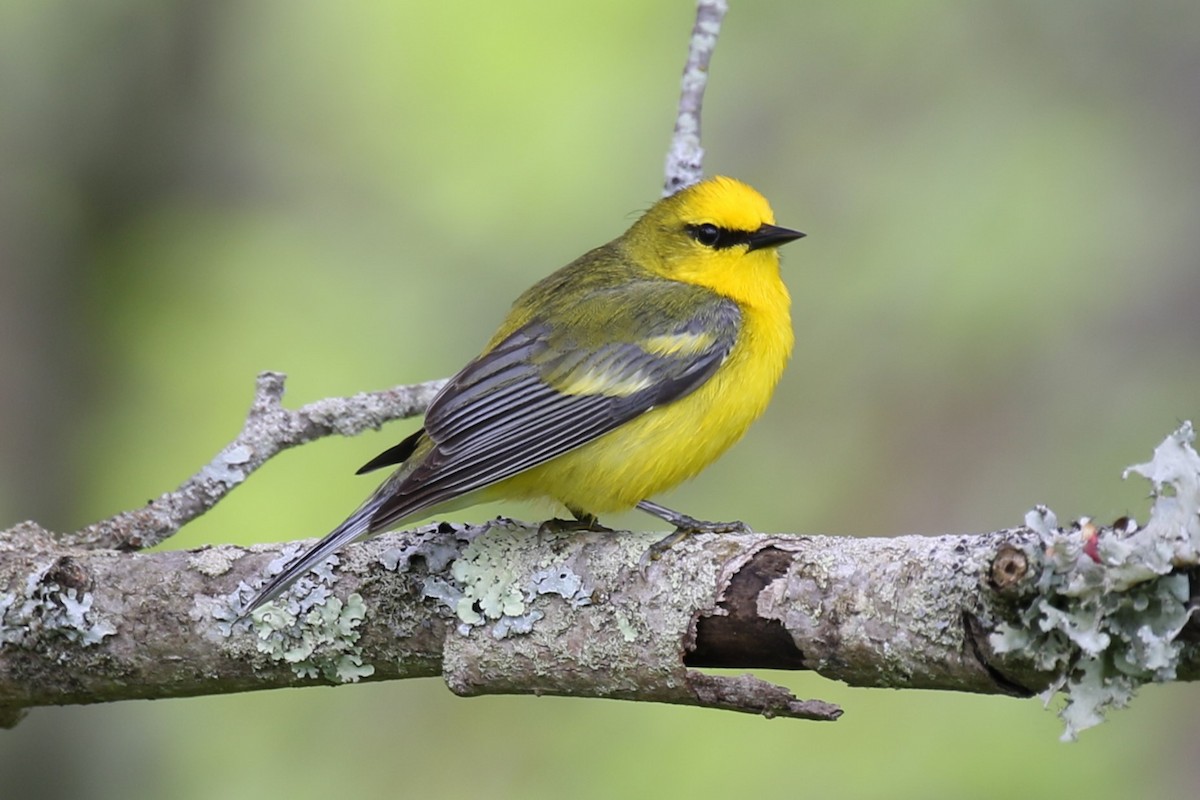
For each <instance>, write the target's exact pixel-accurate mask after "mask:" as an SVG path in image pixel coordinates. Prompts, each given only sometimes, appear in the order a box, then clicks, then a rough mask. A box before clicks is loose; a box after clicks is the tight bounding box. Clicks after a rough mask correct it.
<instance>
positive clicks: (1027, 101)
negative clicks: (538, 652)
mask: <svg viewBox="0 0 1200 800" xmlns="http://www.w3.org/2000/svg"><path fill="white" fill-rule="evenodd" d="M692 14H693V9H692V6H691V4H690V3H689V2H684V0H677V1H676V2H655V3H646V2H644V0H621V1H620V2H608V3H593V4H557V5H552V4H548V3H534V2H527V1H524V0H515V1H514V2H508V3H492V2H479V1H478V0H477V1H476V2H450V3H444V4H440V5H439V4H433V3H416V2H393V3H370V4H334V3H319V2H278V1H276V2H257V3H232V2H211V1H210V0H180V1H178V2H163V1H161V0H160V1H159V2H144V1H143V2H138V1H137V0H113V1H112V2H106V3H102V4H100V3H97V4H84V3H63V2H48V1H46V0H42V1H41V2H24V1H23V0H17V2H9V3H4V4H2V5H0V452H2V453H3V458H2V459H0V527H4V526H6V525H7V524H9V523H13V522H16V521H18V520H21V519H26V518H34V519H37V520H39V521H41V522H42V523H44V524H46V525H49V526H51V527H54V528H56V529H73V528H75V527H78V526H80V525H83V524H85V523H87V522H90V521H93V520H95V519H97V518H100V517H103V516H105V515H108V514H111V513H113V512H116V511H118V510H120V509H124V508H129V507H133V506H137V505H139V504H141V503H143V502H144V501H145V500H146V499H147V498H149V497H151V496H154V495H157V494H158V493H159V492H161V491H164V490H168V489H171V488H173V487H174V486H175V485H176V484H177V483H178V482H179V481H181V480H183V479H184V478H185V477H187V476H188V475H190V474H191V473H192V472H193V471H195V470H196V469H197V468H198V467H199V466H200V465H202V464H203V463H205V462H206V461H207V460H208V459H209V458H210V457H211V456H212V454H213V453H215V452H216V451H217V449H219V448H220V447H221V446H222V445H223V444H224V443H225V442H226V441H227V440H228V439H229V438H230V437H231V436H232V435H233V434H234V433H235V432H236V431H237V429H238V427H239V425H240V423H241V420H242V416H243V413H244V412H245V409H246V407H247V404H248V402H249V399H250V395H251V390H252V384H253V380H254V375H255V373H256V372H258V371H259V370H263V369H276V370H283V371H286V372H287V373H288V374H289V376H290V378H289V384H288V386H289V394H288V401H289V402H290V403H292V404H300V403H303V402H307V401H310V400H314V399H317V398H320V397H324V396H329V395H341V394H350V393H353V392H356V391H362V390H368V389H378V388H383V387H387V386H390V385H394V384H396V383H404V382H414V381H420V380H425V379H429V378H435V377H440V376H444V375H447V374H448V373H450V372H452V371H453V370H455V369H456V368H457V367H458V366H460V365H461V364H462V363H464V362H465V360H466V359H467V358H468V357H470V356H471V355H472V354H473V353H474V352H475V351H476V350H477V349H478V347H479V346H480V345H481V344H482V343H483V341H484V340H485V339H486V338H487V336H488V334H489V333H490V332H491V330H492V328H493V327H494V326H495V325H496V323H497V322H498V321H499V319H500V317H501V315H502V314H503V312H504V310H505V307H506V304H507V302H508V301H509V300H511V299H512V298H514V297H515V296H516V295H517V294H518V293H519V292H520V291H521V290H522V289H523V288H525V287H526V286H527V285H528V284H530V283H532V282H533V281H534V280H535V279H536V278H538V277H541V276H542V275H544V274H546V273H548V272H549V271H551V270H552V269H554V268H556V267H558V266H560V265H562V264H564V263H566V262H567V261H569V260H570V259H572V258H574V257H575V256H576V255H578V254H580V253H581V252H583V251H584V250H585V249H587V248H589V247H592V246H594V245H597V244H599V243H601V242H604V241H606V240H608V239H609V238H611V237H613V236H615V235H617V234H618V233H620V232H621V231H622V230H623V229H624V228H625V227H626V226H627V225H628V224H629V222H630V221H631V220H632V219H633V218H634V217H635V216H636V214H637V212H638V211H639V210H641V209H643V208H645V207H646V206H647V205H649V204H650V203H651V202H653V201H654V200H655V199H656V197H657V196H658V193H659V191H660V186H661V183H662V162H663V156H664V153H665V150H666V145H667V141H668V136H669V133H670V130H671V126H672V123H673V117H674V106H675V101H676V96H677V88H678V79H679V74H680V70H681V68H682V64H683V59H684V54H685V46H686V42H687V38H688V33H689V30H690V26H691V23H692ZM712 69H713V75H712V82H711V84H710V89H709V93H708V98H707V102H706V105H705V117H704V123H705V127H704V139H705V144H706V146H707V149H708V154H707V159H706V163H705V166H706V168H707V171H708V172H709V173H710V174H712V173H726V174H731V175H735V176H737V177H740V178H742V179H744V180H746V181H748V182H750V183H752V184H753V185H755V186H756V187H758V188H759V189H760V190H761V191H762V192H763V193H764V194H766V195H767V196H768V197H769V198H770V199H771V201H772V203H773V205H774V207H775V211H776V214H777V216H778V218H779V220H780V222H781V223H782V224H785V225H789V226H793V227H797V228H799V229H801V230H804V231H806V232H808V233H809V235H810V236H809V238H808V239H805V240H804V241H803V242H800V243H798V244H795V245H793V246H791V247H789V248H787V250H786V251H785V258H784V262H785V263H784V266H785V272H786V279H787V281H788V283H789V285H790V287H791V289H792V293H793V297H794V301H795V321H796V328H797V332H798V347H797V351H796V355H795V358H794V360H793V363H792V365H791V367H790V369H789V372H788V373H787V375H786V376H785V378H784V382H783V384H782V386H781V387H780V390H779V393H778V395H777V397H776V400H775V402H774V404H773V406H772V408H771V409H770V411H769V412H768V414H767V416H766V418H765V419H764V420H763V421H762V422H761V423H760V424H759V425H758V426H757V427H756V428H755V429H754V430H752V431H751V434H750V435H749V437H748V438H747V441H746V442H745V443H744V444H742V445H741V446H739V447H738V448H736V449H735V450H734V451H733V452H732V453H730V454H729V455H728V456H727V457H726V458H725V459H724V460H723V461H721V462H720V463H719V464H718V465H717V466H715V467H714V468H712V469H710V470H709V471H708V472H707V473H705V474H704V475H703V476H702V477H700V478H699V479H698V480H696V481H695V482H694V483H693V484H691V485H689V486H687V487H684V488H682V489H680V490H679V491H677V492H676V493H674V495H672V496H671V497H670V498H669V500H670V502H671V504H672V505H674V506H678V507H680V508H683V509H684V510H686V511H688V512H689V513H691V514H695V515H699V516H702V517H709V518H725V517H731V516H742V517H743V518H744V519H747V520H748V521H749V522H750V523H751V524H753V525H754V526H755V527H756V528H757V529H759V530H784V531H798V532H810V533H813V532H824V533H837V534H858V535H892V534H902V533H916V532H919V533H929V534H937V533H944V532H966V531H984V530H991V529H994V528H1000V527H1005V526H1009V525H1015V524H1019V523H1020V521H1021V519H1022V517H1023V514H1024V512H1025V511H1026V510H1027V509H1028V508H1030V507H1031V506H1032V505H1033V504H1034V503H1038V502H1044V503H1048V504H1049V505H1050V506H1051V507H1052V508H1054V509H1055V510H1056V511H1057V512H1058V513H1059V515H1060V517H1062V518H1070V517H1073V516H1078V515H1082V514H1091V515H1095V516H1096V517H1098V518H1099V519H1101V520H1109V519H1111V518H1114V517H1116V516H1119V515H1121V514H1124V513H1127V512H1128V513H1133V514H1134V515H1135V516H1140V517H1143V518H1144V516H1145V512H1146V508H1147V504H1146V501H1145V494H1146V488H1147V487H1146V486H1145V485H1144V484H1139V483H1136V482H1135V483H1129V484H1127V483H1122V482H1121V480H1120V473H1121V470H1122V468H1123V467H1125V466H1127V465H1129V464H1132V463H1135V462H1138V461H1142V460H1145V459H1146V458H1147V457H1148V456H1149V454H1150V451H1151V449H1152V448H1153V446H1154V445H1155V444H1156V443H1157V442H1158V441H1160V440H1161V439H1162V438H1163V437H1164V436H1165V435H1166V434H1167V433H1168V432H1169V431H1171V430H1172V429H1173V428H1174V427H1175V425H1176V424H1177V421H1178V420H1180V419H1184V418H1189V417H1193V418H1194V417H1195V416H1196V415H1197V411H1198V410H1200V409H1198V407H1197V403H1196V397H1197V391H1198V390H1200V370H1198V369H1197V350H1196V346H1197V341H1198V338H1200V313H1198V312H1197V301H1198V300H1200V270H1198V269H1197V259H1196V256H1195V255H1194V254H1195V253H1196V251H1197V249H1198V248H1200V146H1198V142H1200V74H1198V73H1200V5H1198V4H1196V3H1194V2H1185V0H1180V1H1179V2H1168V1H1164V0H1154V1H1151V2H1141V3H1137V4H1134V3H1129V2H1121V1H1119V0H1107V1H1102V0H1096V1H1095V2H1082V1H1067V0H1060V1H1059V2H1054V3H1045V2H1034V0H1026V1H1024V2H1012V1H1010V2H983V1H982V0H980V2H966V3H964V2H948V1H946V2H906V3H821V4H816V3H796V2H786V1H785V0H777V1H776V2H756V3H743V2H735V3H734V8H733V10H732V12H731V13H730V15H729V17H728V18H727V20H726V23H725V28H724V31H723V34H722V37H721V42H720V45H719V47H718V50H717V53H716V56H715V59H714V61H713V65H712ZM415 424H416V423H415V422H401V423H396V424H394V425H393V426H391V427H390V428H389V429H388V430H386V431H384V432H382V433H379V434H371V435H368V436H363V437H360V438H358V439H353V440H339V441H323V442H319V443H316V444H314V445H310V446H308V447H304V448H301V449H299V450H294V451H291V452H288V453H286V454H284V455H283V456H281V457H280V458H278V459H277V460H275V461H273V462H271V463H270V464H269V465H268V466H267V467H266V468H265V469H263V470H262V471H261V472H259V473H258V474H256V475H255V476H254V478H253V479H252V480H251V481H249V483H248V484H247V485H246V486H245V487H244V488H241V489H239V490H238V491H237V492H235V493H234V494H233V495H232V496H231V497H230V498H229V499H228V500H227V501H226V502H224V503H222V504H221V505H220V506H219V507H218V508H217V509H216V510H215V511H213V512H212V513H210V514H209V515H207V516H206V517H204V518H203V519H201V520H199V521H198V522H196V523H194V524H193V525H191V526H189V527H188V528H187V529H186V530H184V531H183V532H182V533H180V534H179V535H178V536H177V537H175V538H174V539H173V540H172V541H171V542H170V543H169V544H170V545H171V546H172V547H191V546H196V545H199V544H202V543H207V542H237V543H241V544H249V543H251V542H256V541H268V540H284V539H292V538H301V537H307V536H314V535H318V534H321V533H323V532H325V531H326V530H327V529H328V528H329V527H331V526H332V525H333V524H335V523H336V522H338V521H339V520H340V519H341V518H342V517H343V516H344V514H345V513H346V512H347V511H348V510H349V509H350V508H352V507H354V506H355V505H356V504H357V503H358V502H359V500H360V499H361V498H362V497H363V496H364V495H365V494H366V493H367V491H369V490H370V489H371V488H372V487H373V486H374V478H366V479H363V478H355V477H354V476H353V475H352V472H353V470H354V469H355V468H356V467H357V466H358V465H359V464H361V463H362V462H363V461H365V460H366V459H367V458H369V457H371V456H373V455H374V454H375V453H377V452H378V451H379V450H381V449H383V448H385V447H387V446H389V445H390V444H392V443H394V442H395V441H397V440H398V439H399V438H400V437H401V436H403V435H404V434H405V433H406V432H407V431H409V430H411V429H412V428H413V427H414V426H415ZM501 511H503V512H505V513H509V514H512V515H515V516H526V517H529V516H532V515H534V514H535V513H536V512H535V511H533V510H531V509H527V508H522V507H519V506H513V507H504V508H499V507H491V508H481V509H476V510H475V511H474V513H473V514H472V515H468V518H474V519H482V518H485V517H487V516H490V515H493V514H496V513H499V512H501ZM615 522H617V523H619V524H624V525H634V526H638V527H647V526H649V525H651V521H650V519H649V518H647V517H642V516H637V515H631V516H629V517H627V518H624V519H618V520H615ZM767 677H769V678H770V679H772V680H778V681H781V682H784V683H786V684H787V685H789V686H791V687H793V688H794V689H795V691H796V692H797V693H799V694H800V695H802V696H818V697H821V698H823V699H827V700H831V701H836V702H840V703H843V704H844V705H845V707H846V709H847V714H846V716H845V717H844V718H843V719H842V721H840V722H838V723H836V724H834V725H825V724H816V723H803V722H794V721H787V720H764V719H759V718H754V717H747V716H740V715H735V714H728V713H719V712H714V711H698V710H694V709H680V708H671V707H664V706H655V705H649V704H646V705H642V704H634V703H620V702H603V701H585V700H572V699H557V698H542V699H533V698H482V699H475V700H463V699H458V698H455V697H453V696H452V695H450V694H449V692H448V691H447V690H446V689H445V688H444V687H443V686H442V685H441V683H440V682H439V681H436V680H421V681H404V682H397V683H391V684H379V685H368V686H357V687H346V688H339V689H305V690H291V691H278V692H267V693H259V694H249V695H238V696H229V697H215V698H201V699H192V700H180V701H168V702H161V703H148V702H132V703H125V704H118V705H111V706H103V707H75V708H63V709H38V710H35V711H34V712H33V713H31V714H30V716H29V717H28V718H27V719H26V720H25V721H24V722H23V723H22V724H20V725H19V726H17V727H16V728H15V729H13V730H11V731H0V780H2V781H3V786H4V790H3V794H4V796H5V797H26V796H35V795H36V796H38V797H43V798H50V797H89V798H91V797H94V798H130V797H164V796H170V797H172V798H211V797H218V796H219V797H223V798H258V797H291V798H309V797H312V798H317V797H329V796H343V795H349V794H357V795H360V796H384V795H391V796H397V797H406V796H416V795H422V796H427V797H462V796H466V795H468V794H473V795H476V796H480V797H497V798H506V797H551V796H573V797H578V798H608V797H620V796H656V797H672V796H683V795H685V794H686V795H692V796H730V795H733V794H735V793H736V794H739V795H743V796H768V797H770V796H789V795H793V794H803V795H805V796H809V797H830V798H837V797H846V798H856V797H886V798H931V797H933V798H939V797H945V798H956V797H996V798H1001V797H1002V798H1010V797H1056V798H1057V797H1064V796H1078V797H1091V798H1106V797H1125V796H1131V795H1133V794H1134V793H1136V794H1137V795H1138V796H1153V797H1184V796H1193V794H1194V790H1193V789H1192V788H1191V787H1194V786H1195V785H1196V784H1197V781H1200V767H1198V766H1197V764H1200V759H1198V758H1197V756H1198V755H1200V752H1198V751H1197V744H1196V741H1197V739H1198V736H1197V734H1198V733H1200V729H1198V727H1197V726H1198V723H1197V721H1196V720H1197V719H1198V718H1200V714H1198V713H1197V712H1200V693H1198V692H1197V690H1196V689H1195V688H1194V687H1190V686H1186V685H1174V686H1167V687H1153V688H1152V689H1150V690H1147V691H1145V692H1143V694H1142V695H1141V696H1140V697H1139V698H1138V701H1137V703H1136V704H1135V706H1134V707H1133V708H1132V709H1130V710H1127V711H1123V712H1120V713H1117V714H1115V715H1113V717H1112V719H1111V720H1110V722H1109V723H1108V724H1106V725H1104V726H1103V727H1101V728H1099V729H1097V730H1093V731H1089V732H1087V733H1085V734H1084V736H1083V739H1082V741H1081V742H1079V743H1078V744H1075V745H1062V744H1059V743H1058V742H1057V737H1058V734H1059V732H1060V730H1061V726H1060V723H1059V722H1058V720H1057V719H1056V718H1055V717H1054V715H1053V714H1052V713H1050V712H1047V711H1044V710H1042V708H1041V706H1040V704H1039V703H1038V702H1037V701H1018V700H1012V699H1004V698H995V697H974V696H969V695H957V694H949V693H930V692H915V691H912V692H887V691H882V690H862V689H848V688H846V687H843V686H840V685H836V684H831V683H829V682H827V681H824V680H821V679H819V678H816V677H814V676H811V675H804V674H785V673H774V674H770V675H767Z"/></svg>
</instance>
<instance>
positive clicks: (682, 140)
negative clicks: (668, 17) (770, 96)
mask: <svg viewBox="0 0 1200 800" xmlns="http://www.w3.org/2000/svg"><path fill="white" fill-rule="evenodd" d="M728 11H729V4H728V3H726V2H725V0H699V2H697V3H696V23H695V25H693V26H692V38H691V40H690V41H689V42H688V57H687V62H686V63H685V64H684V67H683V80H682V82H681V87H680V93H679V111H678V112H677V113H676V115H675V131H674V133H673V134H672V135H671V146H670V147H669V148H668V149H667V170H666V182H665V183H664V184H663V196H664V197H665V196H667V195H672V194H675V192H678V191H679V190H680V189H683V188H685V187H687V186H691V185H692V184H693V183H699V182H700V180H701V179H702V178H703V177H704V168H703V162H704V148H703V147H702V146H701V144H700V112H701V110H702V108H703V106H704V90H705V88H706V87H707V86H708V63H709V61H711V60H712V54H713V51H714V50H715V49H716V47H717V37H718V36H720V35H721V21H722V20H724V19H725V14H726V12H728Z"/></svg>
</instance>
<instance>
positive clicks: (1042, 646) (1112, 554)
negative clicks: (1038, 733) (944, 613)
mask: <svg viewBox="0 0 1200 800" xmlns="http://www.w3.org/2000/svg"><path fill="white" fill-rule="evenodd" d="M1194 438H1195V434H1194V432H1193V430H1192V426H1191V423H1184V425H1183V426H1181V427H1180V428H1179V430H1177V431H1176V432H1175V433H1173V434H1172V435H1171V436H1169V437H1167V439H1166V440H1165V441H1164V442H1163V443H1162V444H1161V445H1159V446H1158V447H1157V448H1156V449H1155V451H1154V457H1153V459H1152V460H1151V461H1149V462H1148V463H1146V464H1139V465H1137V466H1134V467H1130V468H1129V470H1127V471H1126V474H1128V473H1129V472H1134V473H1137V474H1139V475H1142V476H1144V477H1146V478H1147V479H1149V480H1150V482H1151V483H1152V484H1153V486H1154V497H1155V500H1154V505H1153V507H1152V509H1151V514H1150V521H1149V523H1148V524H1147V525H1146V526H1145V527H1144V528H1141V529H1140V530H1139V529H1138V528H1137V525H1136V523H1132V522H1131V523H1128V524H1125V525H1123V526H1121V528H1120V529H1118V530H1114V531H1111V532H1106V533H1105V535H1101V531H1100V529H1098V528H1097V527H1096V526H1094V525H1092V524H1091V522H1090V521H1088V520H1081V521H1080V524H1079V525H1078V526H1077V527H1076V528H1074V529H1072V530H1068V531H1063V530H1060V529H1059V528H1058V526H1057V521H1056V520H1055V518H1054V515H1053V513H1051V512H1050V511H1049V509H1046V508H1044V507H1039V508H1038V509H1035V510H1034V511H1032V512H1030V514H1029V515H1028V516H1027V517H1026V525H1027V526H1028V527H1029V528H1031V529H1032V530H1033V531H1035V532H1036V533H1038V534H1039V536H1040V537H1041V540H1042V542H1043V544H1044V554H1043V564H1042V569H1041V571H1040V574H1039V575H1038V577H1037V581H1036V585H1035V586H1034V587H1033V591H1034V596H1033V599H1032V601H1031V602H1029V603H1027V604H1024V605H1023V607H1022V609H1021V611H1020V613H1019V619H1018V620H1016V621H1015V622H1014V623H1013V624H1002V625H1000V626H998V630H997V633H995V634H993V636H992V639H991V643H992V646H993V648H995V650H996V651H997V652H1000V653H1006V652H1021V653H1024V654H1026V655H1028V656H1030V657H1031V658H1033V660H1034V662H1035V664H1036V666H1037V667H1038V669H1041V670H1044V671H1047V672H1052V673H1054V674H1055V675H1057V677H1056V678H1055V680H1054V681H1053V682H1052V683H1051V685H1050V688H1049V689H1048V690H1047V692H1046V693H1045V694H1044V698H1045V700H1046V702H1047V703H1048V702H1049V701H1050V699H1051V698H1052V697H1053V695H1054V694H1055V693H1056V692H1058V691H1062V692H1064V693H1065V695H1066V704H1065V705H1064V706H1063V708H1062V710H1061V711H1060V715H1061V716H1062V719H1063V721H1064V722H1065V723H1066V730H1065V732H1064V734H1063V738H1064V739H1066V740H1073V739H1074V738H1076V736H1077V735H1078V733H1079V731H1081V730H1084V729H1086V728H1089V727H1092V726H1094V725H1097V724H1099V723H1100V722H1102V721H1103V719H1104V713H1105V712H1106V711H1107V710H1108V709H1110V708H1121V707H1123V706H1125V705H1127V704H1128V703H1129V701H1130V700H1131V699H1132V698H1133V696H1134V694H1135V692H1136V691H1137V689H1138V687H1139V686H1141V685H1143V684H1145V683H1151V682H1162V681H1169V680H1173V679H1174V678H1175V676H1176V670H1177V668H1178V666H1179V665H1180V663H1181V661H1182V659H1183V657H1184V655H1185V647H1186V645H1185V644H1184V643H1183V642H1180V641H1178V639H1177V637H1178V636H1179V633H1180V631H1182V630H1183V627H1184V625H1185V624H1186V623H1187V621H1188V619H1189V618H1190V615H1191V610H1190V608H1189V606H1188V600H1189V597H1190V586H1189V582H1188V577H1187V575H1185V574H1181V573H1180V572H1178V570H1181V569H1188V568H1190V567H1194V566H1196V565H1197V564H1200V516H1198V515H1200V456H1197V454H1196V451H1195V450H1194V449H1193V448H1192V442H1193V440H1194Z"/></svg>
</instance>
